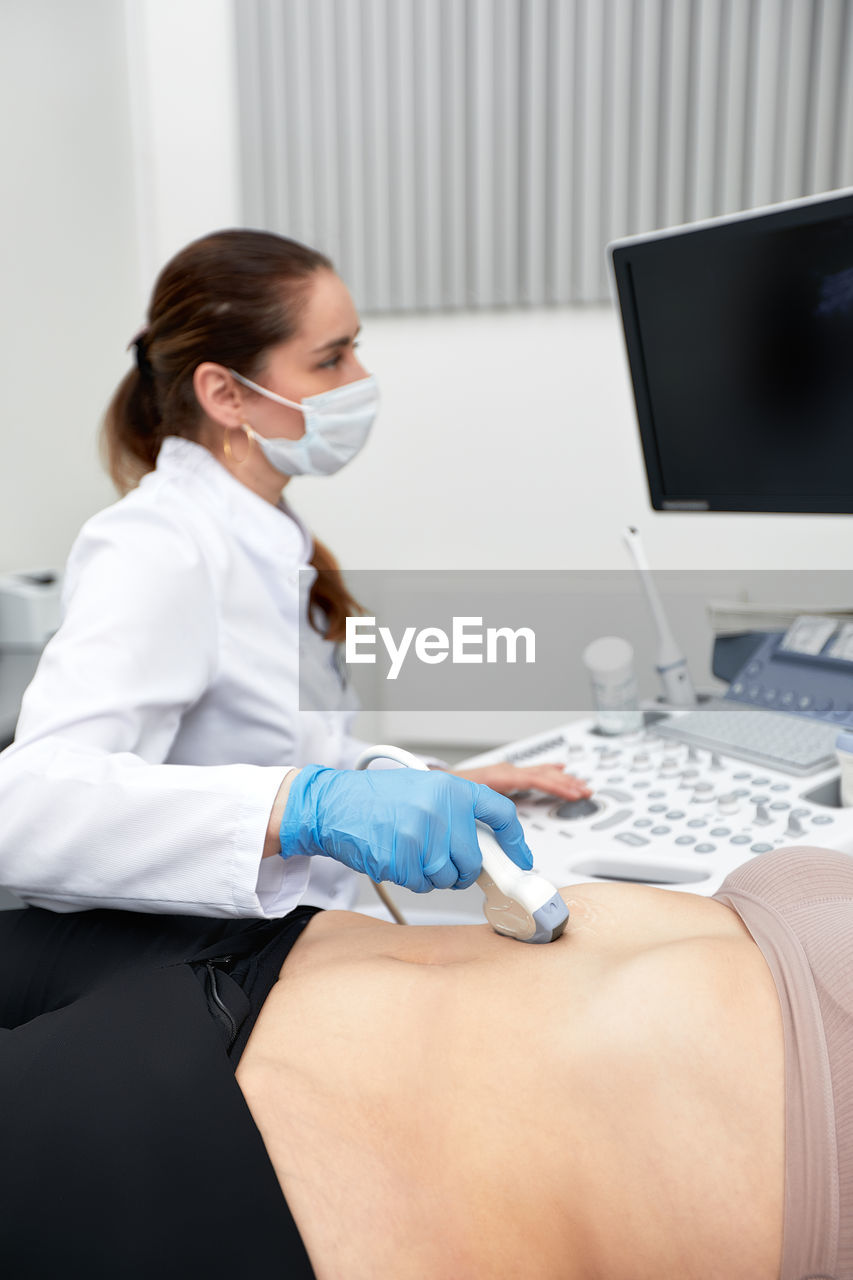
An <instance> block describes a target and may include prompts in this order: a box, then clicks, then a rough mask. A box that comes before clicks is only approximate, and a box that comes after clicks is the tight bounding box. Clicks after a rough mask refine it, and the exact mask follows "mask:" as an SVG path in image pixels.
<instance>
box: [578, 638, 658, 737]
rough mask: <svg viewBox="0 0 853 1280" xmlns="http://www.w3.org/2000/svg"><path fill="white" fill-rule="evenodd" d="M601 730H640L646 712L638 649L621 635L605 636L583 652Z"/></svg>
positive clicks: (622, 731)
mask: <svg viewBox="0 0 853 1280" xmlns="http://www.w3.org/2000/svg"><path fill="white" fill-rule="evenodd" d="M582 656H583V664H584V666H585V667H586V669H587V671H588V672H589V677H590V681H591V683H592V696H593V701H594V703H595V715H596V726H597V728H598V730H599V732H600V733H606V734H619V733H636V732H637V730H638V729H642V727H643V713H642V711H641V710H640V699H639V695H638V693H637V680H636V677H635V675H634V649H633V646H632V645H630V644H629V643H628V641H627V640H623V639H622V637H621V636H601V637H600V639H598V640H593V641H592V643H591V644H588V645H587V646H586V648H585V649H584V651H583V655H582Z"/></svg>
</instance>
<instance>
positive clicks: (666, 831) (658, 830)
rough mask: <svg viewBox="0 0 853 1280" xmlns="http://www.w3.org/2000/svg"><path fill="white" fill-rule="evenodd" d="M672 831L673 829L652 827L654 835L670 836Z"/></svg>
mask: <svg viewBox="0 0 853 1280" xmlns="http://www.w3.org/2000/svg"><path fill="white" fill-rule="evenodd" d="M671 830H672V828H671V827H652V835H653V836H668V835H669V833H670V831H671Z"/></svg>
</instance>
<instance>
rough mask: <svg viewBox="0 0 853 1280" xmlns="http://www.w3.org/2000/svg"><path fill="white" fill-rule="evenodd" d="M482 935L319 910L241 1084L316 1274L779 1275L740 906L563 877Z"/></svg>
mask: <svg viewBox="0 0 853 1280" xmlns="http://www.w3.org/2000/svg"><path fill="white" fill-rule="evenodd" d="M563 896H564V897H565V898H566V900H567V901H568V902H569V905H570V909H571V913H572V918H571V922H570V925H569V928H568V930H567V932H566V934H565V935H564V937H563V938H561V939H560V940H559V941H557V942H555V943H552V944H550V945H548V946H543V947H533V946H525V945H523V944H521V943H517V942H513V941H511V940H508V939H504V938H499V937H498V936H497V935H496V934H494V933H493V932H492V931H491V929H490V928H489V927H488V926H482V927H459V926H456V927H449V928H401V927H399V926H396V925H386V924H384V923H381V922H376V921H371V920H368V919H366V918H364V917H361V916H356V915H350V914H348V913H344V912H328V913H326V914H324V915H321V916H318V917H316V918H315V919H314V920H313V921H312V922H311V923H310V925H309V926H308V927H307V929H306V930H305V932H304V933H303V935H302V936H301V938H300V939H299V941H298V943H297V944H296V946H295V947H294V949H293V951H292V952H291V954H290V956H289V958H288V960H287V964H286V966H285V968H284V969H283V970H282V976H281V979H280V981H279V983H278V984H277V985H276V986H275V987H274V988H273V991H272V993H271V995H270V997H269V998H268V1000H267V1002H266V1005H265V1006H264V1009H263V1011H262V1013H261V1016H260V1018H259V1020H258V1023H257V1024H256V1027H255V1029H254V1031H253V1033H252V1036H251V1038H250V1040H249V1043H248V1045H247V1048H246V1050H245V1052H244V1054H243V1057H242V1059H241V1061H240V1065H239V1068H238V1072H237V1079H238V1083H239V1084H240V1087H241V1088H242V1089H243V1092H244V1094H245V1096H246V1099H247V1102H248V1104H249V1106H250V1108H251V1110H252V1113H253V1115H254V1117H255V1120H256V1123H257V1124H258V1127H259V1129H260V1131H261V1134H262V1135H263V1138H264V1141H265V1143H266V1145H267V1149H268V1151H269V1153H270V1157H271V1159H272V1162H273V1165H274V1167H275V1169H276V1172H277V1174H278V1177H279V1181H280V1183H281V1185H282V1188H283V1190H284V1193H285V1195H286V1197H287V1200H288V1203H289V1205H290V1208H291V1211H292V1213H293V1216H294V1219H295V1221H296V1223H297V1226H298V1227H299V1230H300V1232H301V1234H302V1237H303V1239H304V1241H305V1244H306V1247H307V1249H308V1252H309V1254H310V1257H311V1260H312V1263H313V1266H314V1268H315V1270H316V1273H317V1276H318V1277H319V1280H384V1278H387V1280H407V1278H408V1277H411V1278H412V1280H415V1278H417V1280H424V1277H439V1276H440V1277H448V1278H453V1280H456V1277H459V1278H464V1280H468V1278H474V1277H484V1278H486V1277H488V1278H489V1280H501V1277H506V1278H507V1280H509V1277H513V1278H516V1277H519V1276H536V1277H537V1278H541V1280H548V1277H554V1280H557V1277H559V1280H573V1278H574V1277H578V1280H580V1278H581V1277H584V1278H588V1277H589V1276H593V1275H594V1276H596V1277H600V1278H601V1280H662V1278H663V1277H670V1276H682V1275H683V1276H687V1275H690V1276H695V1277H705V1276H707V1277H709V1278H710V1277H720V1276H725V1277H726V1280H765V1278H766V1280H777V1277H778V1275H779V1265H780V1257H781V1241H782V1228H783V1194H784V1108H785V1094H784V1064H783V1034H782V1025H781V1017H780V1008H779V1001H778V998H777V994H776V990H775V987H774V983H773V979H772V977H771V974H770V971H769V969H768V968H767V965H766V963H765V961H764V959H763V958H762V955H761V953H760V951H759V949H758V947H757V946H756V945H755V943H754V942H753V941H752V939H751V937H750V935H749V933H748V931H747V930H746V928H745V927H744V925H743V924H742V922H741V921H740V919H739V918H738V916H737V915H736V913H735V912H734V911H733V910H731V909H730V908H729V907H727V906H725V905H723V904H721V903H720V902H716V901H713V900H711V899H706V898H701V897H698V896H696V895H691V894H680V893H672V892H669V891H664V890H656V889H650V888H647V887H638V886H631V885H612V884H607V885H605V884H598V885H584V886H580V887H577V888H573V889H571V890H566V891H564V895H563Z"/></svg>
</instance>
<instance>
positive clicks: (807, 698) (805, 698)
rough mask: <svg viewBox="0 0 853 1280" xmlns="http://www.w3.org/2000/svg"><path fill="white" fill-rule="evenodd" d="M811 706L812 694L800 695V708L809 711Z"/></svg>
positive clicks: (798, 703) (798, 704) (798, 702)
mask: <svg viewBox="0 0 853 1280" xmlns="http://www.w3.org/2000/svg"><path fill="white" fill-rule="evenodd" d="M811 705H812V698H811V694H809V693H803V694H801V695H800V697H799V698H797V706H798V707H799V708H800V710H801V711H808V710H809V708H810V707H811Z"/></svg>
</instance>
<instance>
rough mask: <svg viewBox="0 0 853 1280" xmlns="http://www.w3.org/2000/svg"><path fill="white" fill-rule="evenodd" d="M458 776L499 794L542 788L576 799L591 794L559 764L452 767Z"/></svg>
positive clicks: (565, 798) (583, 784)
mask: <svg viewBox="0 0 853 1280" xmlns="http://www.w3.org/2000/svg"><path fill="white" fill-rule="evenodd" d="M453 772H454V773H456V774H458V775H459V777H460V778H468V779H470V781H471V782H481V783H483V784H484V785H485V786H487V787H491V788H492V790H493V791H499V792H500V793H501V795H504V796H508V795H512V793H513V792H515V791H544V792H545V794H546V795H550V796H559V798H560V799H561V800H580V799H581V798H582V797H585V796H590V795H592V791H591V790H590V788H589V787H588V786H587V784H586V783H585V782H581V780H580V778H575V777H574V776H573V775H572V774H570V773H566V771H565V768H564V766H563V765H561V764H527V765H517V764H508V763H506V762H504V763H502V764H489V765H484V766H483V767H482V768H480V769H464V770H462V769H454V770H453Z"/></svg>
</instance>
